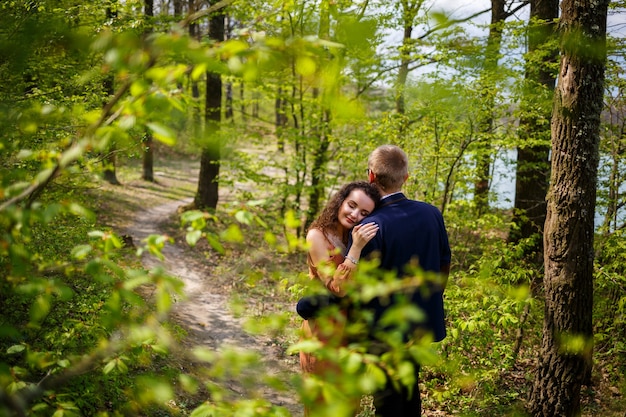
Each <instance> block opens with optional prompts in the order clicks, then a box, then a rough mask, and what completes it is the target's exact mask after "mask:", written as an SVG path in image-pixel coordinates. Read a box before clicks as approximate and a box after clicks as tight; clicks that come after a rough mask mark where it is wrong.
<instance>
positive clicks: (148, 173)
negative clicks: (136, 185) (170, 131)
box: [142, 130, 154, 182]
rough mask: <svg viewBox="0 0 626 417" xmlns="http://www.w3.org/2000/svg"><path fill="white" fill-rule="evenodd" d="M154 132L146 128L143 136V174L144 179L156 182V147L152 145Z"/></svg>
mask: <svg viewBox="0 0 626 417" xmlns="http://www.w3.org/2000/svg"><path fill="white" fill-rule="evenodd" d="M152 145H153V141H152V132H150V131H148V130H146V134H145V136H144V138H143V146H142V149H143V174H142V178H143V180H144V181H150V182H154V149H153V147H152Z"/></svg>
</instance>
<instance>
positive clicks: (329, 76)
mask: <svg viewBox="0 0 626 417" xmlns="http://www.w3.org/2000/svg"><path fill="white" fill-rule="evenodd" d="M625 7H626V4H624V3H623V1H622V0H620V1H611V2H609V1H607V0H598V1H591V0H577V1H574V0H562V1H561V2H559V1H558V0H542V1H540V0H528V1H526V0H490V1H483V2H475V1H469V0H459V1H455V2H442V1H435V0H309V1H304V0H284V1H275V0H246V1H242V0H221V1H217V0H205V1H202V0H161V1H157V2H155V1H154V0H141V1H139V0H93V1H81V0H5V1H2V2H1V3H0V12H1V13H0V78H1V80H0V135H1V137H2V140H1V141H0V181H1V182H0V416H54V417H62V416H101V417H104V416H192V417H204V416H206V417H208V416H213V417H220V416H237V417H248V416H267V417H287V416H302V415H303V409H302V405H303V404H310V403H311V402H312V401H315V399H316V398H319V397H320V396H322V397H323V398H324V399H325V402H326V406H325V407H326V408H324V409H323V410H322V411H320V412H318V413H314V414H313V415H312V416H311V417H316V416H333V417H342V416H346V417H348V416H350V415H351V414H350V413H349V412H348V411H346V410H347V409H346V407H344V406H343V404H345V403H346V402H347V401H349V399H350V398H360V399H361V410H360V413H359V416H360V417H372V416H374V415H375V409H374V407H373V406H372V404H371V392H372V391H373V390H374V389H375V388H376V387H377V386H380V385H381V384H384V380H385V374H389V375H393V376H394V382H395V383H397V384H404V383H406V382H407V380H408V379H410V376H409V375H408V374H409V373H410V371H407V368H406V366H405V365H406V364H405V362H404V359H403V358H404V357H405V354H406V350H407V349H408V348H407V347H406V346H404V345H399V346H397V347H396V349H397V350H394V352H392V354H391V355H388V357H383V356H377V355H372V354H369V353H368V352H367V351H365V350H364V349H363V347H362V346H360V345H359V343H354V344H349V345H347V346H340V347H338V346H322V345H320V344H319V343H315V342H311V341H306V342H302V341H301V339H300V325H301V323H302V319H301V318H300V317H299V316H298V314H297V313H296V310H295V305H296V302H297V301H298V299H299V298H301V297H302V296H303V295H305V294H308V293H310V292H311V285H312V284H311V280H310V279H309V276H308V270H307V245H306V242H305V239H304V237H305V234H306V230H307V228H308V226H309V225H310V224H311V222H312V221H313V219H315V217H316V216H317V215H318V214H319V212H320V210H321V209H322V208H323V207H324V205H325V204H326V202H327V201H328V199H329V197H330V196H331V195H332V194H333V193H334V192H335V191H336V190H337V189H338V188H339V187H341V186H342V185H344V184H345V183H347V182H350V181H354V180H366V179H367V174H366V169H367V168H368V161H367V158H368V155H369V153H370V152H371V151H372V150H374V149H375V148H376V147H378V146H379V145H383V144H394V145H398V146H400V147H401V148H402V149H404V150H405V151H406V152H407V154H408V157H409V163H410V167H409V171H410V175H409V179H408V181H407V182H406V183H405V185H404V189H403V190H404V193H405V194H406V195H407V196H408V197H409V198H412V199H416V200H420V201H425V202H428V203H430V204H432V205H434V206H436V207H437V208H438V209H439V210H440V211H441V213H442V214H443V217H444V219H445V223H446V228H447V231H448V234H449V240H450V245H451V250H452V265H451V273H450V277H449V282H448V285H447V288H446V291H445V309H446V315H447V318H446V320H447V329H448V335H447V337H446V338H445V339H444V340H443V341H441V342H437V343H427V344H419V345H413V346H411V348H410V349H411V353H410V354H411V355H414V356H417V357H419V360H420V363H421V364H422V369H421V372H420V392H421V396H422V408H423V415H425V416H485V417H488V416H489V417H491V416H533V417H539V416H542V417H544V416H545V417H554V416H603V417H604V416H607V417H613V416H615V417H617V416H624V415H626V398H625V396H626V377H625V375H626V237H625V236H624V233H625V231H626V119H625V116H626V76H625V70H626V60H625V53H626V44H625V43H624V40H625V39H626V36H625V34H626V13H625V12H624V11H625V10H626V9H625ZM354 279H355V282H357V283H358V285H359V290H358V291H355V293H354V294H351V295H350V297H352V298H354V300H366V299H367V297H372V294H384V293H385V291H390V289H389V288H390V285H391V284H389V283H388V282H386V281H385V280H381V279H380V273H379V271H378V270H377V268H376V263H375V262H368V261H364V262H361V263H359V268H358V271H357V274H356V276H355V278H354ZM394 319H395V320H398V321H402V320H404V319H406V317H403V316H401V315H398V317H395V318H394ZM299 351H311V352H318V354H319V355H321V357H324V358H326V359H328V360H332V361H333V362H334V363H335V365H336V367H337V369H338V370H339V371H338V372H337V375H336V377H335V378H333V379H332V380H319V379H315V378H305V377H303V375H302V373H301V371H300V369H299V365H298V352H299ZM383 371H384V372H383Z"/></svg>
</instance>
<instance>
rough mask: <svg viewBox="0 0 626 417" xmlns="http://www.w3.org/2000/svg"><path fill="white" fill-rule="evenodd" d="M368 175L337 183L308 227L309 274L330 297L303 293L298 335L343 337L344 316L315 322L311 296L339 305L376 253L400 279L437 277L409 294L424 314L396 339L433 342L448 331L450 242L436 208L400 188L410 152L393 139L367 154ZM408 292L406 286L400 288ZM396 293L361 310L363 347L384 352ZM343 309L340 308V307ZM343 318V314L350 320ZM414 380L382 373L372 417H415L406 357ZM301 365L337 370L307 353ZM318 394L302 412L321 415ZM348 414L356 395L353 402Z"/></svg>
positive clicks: (415, 395) (415, 389)
mask: <svg viewBox="0 0 626 417" xmlns="http://www.w3.org/2000/svg"><path fill="white" fill-rule="evenodd" d="M367 175H368V181H369V182H365V181H358V182H353V183H349V184H347V185H345V186H344V187H342V188H341V189H340V190H339V191H338V192H337V193H336V194H335V195H334V196H333V197H332V198H331V199H330V201H329V202H328V204H327V205H326V207H325V208H324V209H323V210H322V212H321V214H320V215H319V217H318V218H317V219H316V220H315V221H313V223H312V224H311V226H310V227H309V230H308V232H307V237H306V240H307V243H308V245H309V252H308V257H307V259H308V265H309V275H310V277H311V278H312V279H319V280H320V281H321V282H322V283H323V285H324V286H325V287H326V288H327V289H328V290H329V292H330V297H328V296H326V297H325V298H324V296H322V297H305V298H304V299H302V300H301V301H300V302H299V303H298V307H297V310H298V313H299V314H300V315H301V316H303V318H305V320H304V322H303V325H302V334H303V338H304V339H317V340H319V341H321V342H322V343H324V344H331V343H334V344H335V346H337V345H339V344H341V343H345V342H343V341H342V339H343V338H344V335H343V330H344V328H345V324H346V316H347V314H346V312H345V311H342V314H343V319H341V317H337V318H335V319H331V321H332V322H333V324H332V325H331V326H330V327H329V326H328V324H327V323H326V324H325V325H323V324H322V323H318V320H317V319H316V318H315V316H314V313H315V312H316V310H317V306H316V305H315V303H316V301H319V300H320V299H326V300H328V299H329V298H330V299H331V302H332V301H333V299H334V302H335V303H337V304H338V305H341V300H342V297H344V296H345V294H346V291H347V289H348V288H349V287H348V286H347V284H349V283H350V281H351V277H352V275H353V272H354V270H355V269H356V267H357V264H358V262H359V260H360V259H367V258H373V257H377V258H378V259H379V268H380V269H381V270H384V271H392V272H393V273H395V276H396V277H397V278H398V279H403V278H405V277H407V276H410V275H411V274H413V273H415V270H416V267H418V268H419V269H420V270H421V271H423V272H426V273H429V274H431V275H435V276H436V278H437V279H436V280H435V282H436V284H433V283H432V282H430V281H429V282H428V283H427V284H424V285H425V286H427V289H428V290H427V291H424V290H423V289H421V288H418V289H417V290H415V291H412V292H411V293H410V294H409V295H408V297H409V302H410V303H411V304H412V305H415V306H416V307H417V308H418V309H419V310H420V311H421V312H422V313H423V318H422V319H421V320H419V321H416V322H413V323H410V325H409V326H405V328H404V330H403V334H402V339H403V341H404V342H406V343H411V342H412V339H414V338H415V337H416V335H418V334H421V335H424V334H425V333H427V334H428V335H429V337H430V338H431V340H434V341H440V340H442V339H443V338H444V337H445V335H446V330H445V324H444V309H443V291H444V289H445V283H446V280H447V277H448V274H449V271H450V258H451V254H450V246H449V243H448V235H447V232H446V229H445V225H444V221H443V217H442V215H441V212H440V211H439V210H438V209H437V208H436V207H434V206H432V205H430V204H428V203H424V202H420V201H414V200H409V199H407V198H406V196H405V195H404V194H403V193H402V192H401V190H402V186H403V185H404V183H405V181H406V180H407V178H408V176H409V173H408V157H407V155H406V154H405V152H404V151H403V150H402V149H400V148H399V147H397V146H394V145H383V146H380V147H378V148H376V149H375V150H374V151H373V152H372V153H371V154H370V156H369V159H368V169H367ZM403 294H404V295H405V297H406V292H403ZM395 300H396V298H394V296H391V297H375V298H373V299H372V300H370V301H368V302H367V303H366V304H364V305H360V306H359V309H360V310H367V311H368V312H369V313H370V314H371V316H370V317H371V320H369V321H368V323H369V324H368V326H371V327H372V328H370V329H368V331H367V333H368V336H367V338H368V340H369V341H370V342H371V343H370V344H369V346H370V347H369V348H368V349H369V353H373V354H376V355H382V354H383V353H385V352H386V351H388V350H390V349H391V347H390V346H388V345H386V340H383V339H384V336H383V337H376V335H377V334H380V332H376V328H377V325H378V323H379V319H381V318H382V317H383V315H384V314H385V312H386V311H387V310H388V309H390V308H392V307H394V305H396V301H395ZM341 309H343V307H340V310H341ZM348 320H349V319H348ZM409 361H411V363H412V365H413V372H414V378H413V380H412V382H411V383H410V384H408V386H407V385H405V384H397V381H395V382H396V383H394V380H393V378H392V377H391V375H387V376H386V381H387V382H386V384H385V386H384V387H380V388H378V389H377V390H376V391H375V392H374V393H373V397H374V406H375V408H376V416H389V417H391V416H393V417H403V416H419V415H421V399H420V392H419V386H418V382H419V378H418V374H419V362H418V361H417V360H415V359H414V358H411V357H410V355H409ZM300 365H301V368H302V370H303V371H304V372H305V373H307V374H314V375H315V376H316V377H319V378H321V379H330V378H332V377H333V373H335V374H336V372H337V369H336V366H335V365H333V364H331V362H330V361H326V360H324V359H323V358H317V357H316V355H315V354H313V353H305V352H301V353H300ZM319 403H323V399H322V398H318V399H316V400H315V401H312V403H311V404H305V415H323V414H320V413H321V411H320V410H321V409H320V410H316V408H318V407H317V405H318V404H319ZM353 408H354V414H356V412H357V410H358V401H355V404H354V405H353ZM316 411H318V412H317V413H316Z"/></svg>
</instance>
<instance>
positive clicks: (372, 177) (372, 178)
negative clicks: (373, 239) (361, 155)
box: [367, 170, 376, 184]
mask: <svg viewBox="0 0 626 417" xmlns="http://www.w3.org/2000/svg"><path fill="white" fill-rule="evenodd" d="M367 180H368V181H369V182H370V184H374V182H375V181H376V174H374V173H373V172H372V171H371V170H370V172H369V174H367Z"/></svg>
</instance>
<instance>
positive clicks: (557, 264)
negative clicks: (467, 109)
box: [529, 0, 608, 417]
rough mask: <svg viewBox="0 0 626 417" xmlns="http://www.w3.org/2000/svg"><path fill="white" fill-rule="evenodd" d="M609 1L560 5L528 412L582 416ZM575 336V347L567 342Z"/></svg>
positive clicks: (589, 340)
mask: <svg viewBox="0 0 626 417" xmlns="http://www.w3.org/2000/svg"><path fill="white" fill-rule="evenodd" d="M607 6H608V0H602V1H595V0H564V1H563V3H562V5H561V7H562V13H561V21H560V23H559V25H560V28H559V29H560V33H561V36H562V38H561V66H560V72H559V79H558V85H557V89H556V93H555V98H554V107H553V114H552V129H551V132H552V172H551V178H550V191H549V194H548V208H547V216H546V224H545V230H544V247H545V249H544V257H545V276H544V287H545V296H546V299H545V317H544V325H543V340H542V346H541V351H540V358H539V364H538V369H537V372H536V373H535V380H534V384H533V388H532V391H531V395H530V403H529V409H530V412H531V413H532V415H533V416H546V417H548V416H550V417H553V416H565V417H567V416H576V415H579V414H580V389H581V385H582V383H583V379H584V376H585V373H586V370H587V369H588V367H589V366H590V364H591V360H590V358H591V349H592V341H593V331H592V308H593V239H594V212H595V200H596V183H597V170H598V159H599V157H598V145H599V127H600V113H601V110H602V99H603V87H604V70H605V61H606V17H607ZM573 338H577V340H578V343H577V344H574V343H572V341H573V340H572V339H573Z"/></svg>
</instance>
